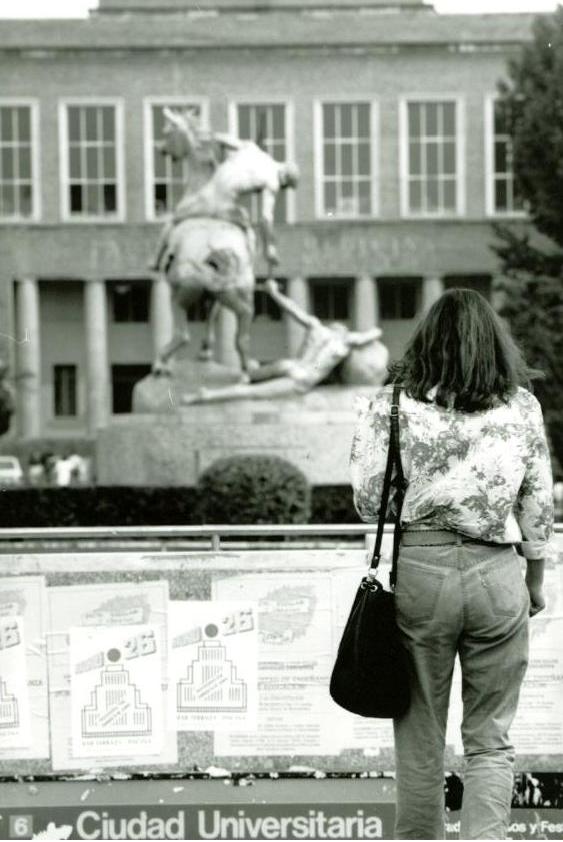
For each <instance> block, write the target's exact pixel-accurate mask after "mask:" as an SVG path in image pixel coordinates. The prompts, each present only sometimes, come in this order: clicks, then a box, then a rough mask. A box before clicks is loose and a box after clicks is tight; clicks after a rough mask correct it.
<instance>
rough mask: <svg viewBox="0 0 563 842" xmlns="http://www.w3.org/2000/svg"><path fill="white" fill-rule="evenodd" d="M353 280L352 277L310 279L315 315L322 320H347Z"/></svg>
mask: <svg viewBox="0 0 563 842" xmlns="http://www.w3.org/2000/svg"><path fill="white" fill-rule="evenodd" d="M353 282H354V279H353V278H326V279H320V278H319V279H317V278H313V279H311V304H312V308H313V313H314V314H315V316H317V317H318V318H319V319H322V320H323V321H329V322H347V321H348V320H349V319H350V290H351V289H352V284H353Z"/></svg>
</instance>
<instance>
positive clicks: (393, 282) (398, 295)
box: [377, 277, 422, 320]
mask: <svg viewBox="0 0 563 842" xmlns="http://www.w3.org/2000/svg"><path fill="white" fill-rule="evenodd" d="M421 283H422V279H421V278H398V277H397V278H378V279H377V289H378V293H379V313H380V317H381V318H382V319H384V320H386V319H389V320H395V319H414V318H415V316H416V314H417V311H418V308H419V300H420V287H421Z"/></svg>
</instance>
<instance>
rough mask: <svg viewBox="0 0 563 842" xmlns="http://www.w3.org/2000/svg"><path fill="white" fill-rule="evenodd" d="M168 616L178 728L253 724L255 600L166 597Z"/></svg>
mask: <svg viewBox="0 0 563 842" xmlns="http://www.w3.org/2000/svg"><path fill="white" fill-rule="evenodd" d="M168 622H169V647H170V648H169V665H170V684H171V693H172V695H173V697H174V711H175V719H176V727H177V729H178V730H179V731H221V730H223V731H239V730H249V729H255V728H256V716H257V709H258V673H257V659H258V610H257V605H256V603H250V602H227V601H220V602H196V601H193V602H183V601H182V602H171V603H170V604H169V615H168Z"/></svg>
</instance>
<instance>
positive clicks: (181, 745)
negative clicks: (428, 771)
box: [0, 535, 563, 776]
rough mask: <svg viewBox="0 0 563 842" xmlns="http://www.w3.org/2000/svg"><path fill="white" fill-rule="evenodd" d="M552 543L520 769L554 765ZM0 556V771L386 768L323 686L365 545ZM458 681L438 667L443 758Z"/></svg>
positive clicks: (562, 670) (561, 594)
mask: <svg viewBox="0 0 563 842" xmlns="http://www.w3.org/2000/svg"><path fill="white" fill-rule="evenodd" d="M562 537H563V536H561V535H560V536H559V539H561V538H562ZM560 549H561V550H562V552H560V553H559V555H558V556H557V557H554V558H552V559H551V560H550V562H549V565H548V569H547V572H546V591H547V599H548V608H547V610H546V612H545V613H543V614H541V615H539V616H538V617H536V618H534V620H533V621H532V626H531V630H532V633H531V662H530V667H529V670H528V674H527V678H526V681H525V684H524V688H523V692H522V701H521V705H520V713H519V715H518V717H517V720H516V722H515V724H514V728H513V738H514V742H515V745H516V750H517V757H518V760H517V763H518V768H519V769H521V770H530V769H533V770H536V771H542V770H543V771H557V770H561V769H563V652H562V649H561V645H560V640H561V622H562V621H563V541H562V542H561V548H560ZM1 567H2V574H1V576H0V775H5V776H9V775H16V774H17V775H22V774H30V775H31V774H33V775H47V776H50V775H53V776H57V775H66V774H70V775H79V774H81V773H85V772H106V773H108V774H110V775H116V774H117V775H119V774H120V773H123V772H125V773H132V772H160V773H186V772H189V771H199V772H205V771H206V770H207V771H209V770H211V773H212V774H219V773H220V771H221V770H223V769H226V770H230V771H232V772H241V773H247V772H270V773H276V772H285V771H289V770H297V771H298V770H300V769H301V770H303V769H304V768H306V769H317V770H321V772H322V773H330V772H358V773H362V772H368V771H370V770H392V769H393V753H392V732H391V725H390V723H389V722H386V721H372V720H367V719H362V718H360V717H355V716H352V715H350V714H348V713H345V712H344V711H342V710H340V709H339V708H337V707H336V706H335V705H334V703H333V702H332V701H331V699H330V697H329V695H328V691H327V685H328V678H329V675H330V670H331V667H332V663H333V659H334V654H335V651H336V647H337V645H338V641H339V639H340V634H341V631H342V628H343V625H344V623H345V620H346V617H347V614H348V610H349V607H350V604H351V602H352V598H353V594H354V592H355V589H356V587H357V585H358V582H359V579H360V577H361V575H362V573H363V571H364V567H365V551H363V550H357V549H340V550H339V549H333V550H331V549H323V550H304V549H276V550H273V549H272V550H230V549H229V550H223V551H219V552H207V551H201V550H197V551H192V552H154V553H143V552H139V551H135V552H111V553H110V552H106V553H104V552H97V553H71V552H65V553H56V554H51V553H44V554H33V555H3V556H2V564H1ZM382 575H383V580H384V581H386V573H385V572H384V571H382ZM459 695H460V687H459V675H458V674H457V673H456V675H455V677H454V686H453V689H452V713H451V716H450V726H449V730H448V757H447V768H450V769H452V770H455V769H457V768H459V765H460V760H461V744H460V738H459V727H458V726H459V722H460V717H461V704H460V698H459Z"/></svg>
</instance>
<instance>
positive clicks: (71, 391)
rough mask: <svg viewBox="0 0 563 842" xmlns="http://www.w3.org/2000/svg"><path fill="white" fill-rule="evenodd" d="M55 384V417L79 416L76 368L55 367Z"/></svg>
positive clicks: (70, 366)
mask: <svg viewBox="0 0 563 842" xmlns="http://www.w3.org/2000/svg"><path fill="white" fill-rule="evenodd" d="M53 384H54V410H55V417H56V418H69V417H73V416H75V415H77V401H76V366H75V365H56V366H54V368H53Z"/></svg>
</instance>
